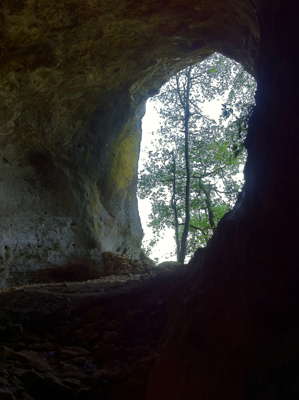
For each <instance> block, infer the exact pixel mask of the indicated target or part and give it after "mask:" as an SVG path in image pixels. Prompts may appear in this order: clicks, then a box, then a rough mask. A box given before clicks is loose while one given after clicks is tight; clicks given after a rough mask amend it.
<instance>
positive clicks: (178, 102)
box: [139, 53, 256, 263]
mask: <svg viewBox="0 0 299 400" xmlns="http://www.w3.org/2000/svg"><path fill="white" fill-rule="evenodd" d="M255 86H256V84H255V81H254V79H253V78H252V77H251V76H250V75H249V74H248V73H247V72H246V71H245V70H244V69H243V68H242V67H241V66H240V65H239V64H237V63H236V62H234V61H232V60H230V59H228V58H226V57H224V56H222V55H221V54H217V53H215V54H214V55H212V56H211V57H209V58H207V59H206V60H205V61H204V62H202V63H200V64H196V65H191V66H189V67H187V68H185V69H184V70H182V71H180V72H179V73H178V74H176V75H175V76H174V77H172V78H171V79H170V80H169V81H168V82H167V83H166V84H165V85H164V86H163V87H162V88H161V91H160V93H159V95H157V96H156V97H155V101H156V104H157V109H158V111H159V115H160V121H161V126H160V129H159V131H158V132H156V139H155V142H154V147H153V149H152V150H151V151H150V152H149V154H148V161H147V162H146V164H145V165H144V168H143V170H142V171H141V173H140V177H139V196H140V198H149V199H150V201H151V204H152V212H151V215H150V226H151V227H152V228H153V232H154V237H153V240H152V243H151V245H153V244H154V243H155V242H157V241H158V240H159V235H160V233H161V231H163V230H164V229H165V228H166V227H168V228H169V227H170V228H172V229H173V232H174V236H175V243H176V256H177V261H179V262H181V263H183V262H184V260H185V258H186V256H188V255H190V254H192V253H193V252H194V251H195V249H196V248H197V247H199V246H205V245H206V244H207V242H208V240H209V238H210V237H211V235H212V233H213V231H214V230H215V227H216V226H217V223H218V221H219V220H220V219H221V218H222V217H223V215H224V214H225V213H226V212H227V211H228V210H229V209H230V208H231V207H232V206H233V204H234V202H235V200H236V197H237V194H238V192H239V190H240V187H241V185H242V179H241V178H240V169H241V168H242V166H243V164H244V161H245V150H244V145H243V141H244V138H245V135H246V130H247V122H248V118H249V116H250V112H251V110H252V108H253V106H254V92H255ZM207 102H214V104H216V105H217V103H218V104H219V103H221V104H222V106H221V112H220V113H219V115H218V116H217V117H214V118H216V119H213V118H212V117H211V115H210V114H209V112H208V111H207ZM212 104H213V103H212Z"/></svg>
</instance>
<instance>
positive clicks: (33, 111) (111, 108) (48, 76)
mask: <svg viewBox="0 0 299 400" xmlns="http://www.w3.org/2000/svg"><path fill="white" fill-rule="evenodd" d="M0 22H1V23H0V52H1V67H0V104H1V106H0V115H1V120H0V141H1V147H0V161H1V170H0V176H1V182H0V184H1V205H0V221H1V222H0V226H1V228H0V234H1V236H2V240H1V249H0V254H1V265H2V272H1V278H0V280H1V282H3V283H2V285H4V284H5V281H7V280H8V281H10V282H14V281H15V280H16V279H18V280H20V279H21V280H22V279H23V280H26V273H25V274H24V271H26V270H27V269H32V268H39V267H41V266H45V265H47V264H49V263H52V264H53V263H54V264H55V263H56V264H61V263H63V262H65V261H66V260H69V259H70V258H76V257H78V256H80V257H81V256H84V257H89V258H91V259H93V260H95V261H99V259H100V254H101V252H102V251H114V252H118V253H124V254H127V255H129V256H134V257H138V254H139V251H140V250H139V247H140V241H141V237H142V230H141V226H140V221H139V216H138V212H137V201H136V171H137V161H138V151H139V142H140V135H141V127H140V120H141V117H142V115H143V112H144V101H145V99H146V98H147V97H148V96H149V95H151V94H153V93H155V91H156V90H157V89H158V88H159V86H160V85H161V84H162V83H163V82H164V81H165V80H166V79H167V78H168V77H169V75H171V74H172V73H174V72H175V71H176V70H177V69H179V68H181V67H183V66H185V65H186V64H188V63H190V62H193V61H199V60H200V59H202V58H203V57H205V56H206V55H207V54H210V53H211V52H212V51H214V50H217V51H222V52H224V53H225V54H227V55H229V56H233V57H235V58H236V59H238V60H239V61H241V62H243V63H244V64H245V65H246V66H247V67H248V69H249V70H251V71H252V70H253V67H254V59H255V54H256V48H257V40H258V29H257V25H256V15H255V11H254V7H253V6H252V4H251V2H250V1H245V0H242V1H238V2H236V1H233V0H226V1H223V0H217V1H213V2H212V3H211V2H208V1H199V0H196V1H195V0H192V1H191V0H190V1H188V2H186V1H185V0H168V1H166V2H163V5H161V2H160V1H152V0H146V1H142V2H139V3H138V2H137V3H136V2H132V1H128V0H122V1H118V2H116V3H115V2H111V1H109V0H105V1H100V0H88V1H84V2H82V1H79V0H64V1H60V2H53V1H52V0H43V1H42V2H40V1H37V0H36V1H35V0H32V1H26V2H25V1H11V0H4V1H3V2H2V5H1V14H0Z"/></svg>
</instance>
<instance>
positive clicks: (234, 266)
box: [148, 1, 299, 400]
mask: <svg viewBox="0 0 299 400" xmlns="http://www.w3.org/2000/svg"><path fill="white" fill-rule="evenodd" d="M256 3H257V7H258V8H257V9H258V20H259V24H260V28H261V41H260V52H259V56H258V59H257V70H256V71H257V73H256V77H257V82H258V92H257V98H256V100H257V101H256V104H257V105H256V109H255V111H254V115H253V116H252V119H251V123H250V129H249V134H248V137H247V143H246V145H247V149H248V161H247V165H246V171H245V172H246V184H245V188H244V192H243V196H242V198H241V199H240V201H239V203H238V204H237V205H236V207H235V209H234V210H233V211H232V212H231V213H230V214H228V215H227V216H226V217H225V218H224V219H223V220H222V222H221V223H220V225H219V227H218V229H217V232H216V234H215V236H214V237H213V239H212V240H211V242H210V244H209V246H208V250H207V252H206V253H205V257H204V261H200V259H199V258H195V260H194V262H193V268H194V270H193V275H192V278H191V279H190V280H189V281H188V282H187V283H185V285H184V289H183V290H182V292H181V294H180V296H179V299H178V301H177V304H176V307H175V310H174V312H173V318H172V320H171V323H170V324H169V329H168V333H167V341H166V344H165V347H164V351H163V354H162V356H161V358H160V361H159V363H158V364H157V367H156V370H155V372H154V373H153V377H152V383H151V385H150V389H149V395H148V399H155V400H158V399H165V398H171V399H173V400H179V399H195V398H198V399H209V400H213V399H219V398H229V399H231V400H240V399H244V400H245V399H295V398H296V397H298V375H297V371H298V360H299V350H298V339H297V338H298V333H299V326H298V321H297V314H298V306H299V296H298V278H299V274H298V268H297V265H298V250H297V248H298V243H297V238H298V234H297V230H298V222H299V221H298V218H299V213H298V207H297V204H298V200H299V199H298V196H299V194H298V190H297V188H296V183H295V182H296V179H297V173H298V151H297V149H298V118H297V107H298V86H299V81H298V73H297V71H298V57H297V53H296V49H297V48H298V44H297V14H296V4H295V2H292V1H290V2H281V1H274V2H271V6H270V5H269V2H267V1H259V2H256Z"/></svg>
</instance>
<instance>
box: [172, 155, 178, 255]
mask: <svg viewBox="0 0 299 400" xmlns="http://www.w3.org/2000/svg"><path fill="white" fill-rule="evenodd" d="M171 208H172V210H173V219H174V230H175V244H176V257H177V261H178V262H179V258H180V238H179V219H178V209H177V202H176V160H175V155H174V152H172V195H171Z"/></svg>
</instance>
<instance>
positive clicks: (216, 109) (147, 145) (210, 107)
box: [138, 99, 223, 262]
mask: <svg viewBox="0 0 299 400" xmlns="http://www.w3.org/2000/svg"><path fill="white" fill-rule="evenodd" d="M222 103H223V99H219V100H214V101H212V102H207V103H205V104H204V105H203V106H202V108H203V109H204V111H206V113H207V114H208V116H209V117H211V118H214V119H217V118H218V117H219V115H220V113H221V105H222ZM159 126H160V123H159V114H158V112H157V111H156V109H155V102H154V100H151V99H149V100H148V101H147V103H146V112H145V115H144V117H143V120H142V141H141V150H140V158H139V170H141V169H142V168H143V165H144V163H145V161H146V159H147V153H148V151H149V150H151V149H152V144H151V142H152V140H153V138H154V132H156V131H157V130H158V128H159ZM138 204H139V214H140V218H141V223H142V228H143V231H144V239H143V242H144V245H145V246H146V243H147V242H149V241H150V239H151V237H152V229H151V228H149V227H148V226H147V224H148V222H149V214H150V212H151V203H150V201H149V200H147V199H144V200H141V199H138ZM151 258H152V259H157V260H158V262H162V261H176V256H175V240H174V231H173V230H172V229H165V230H164V232H163V233H161V239H160V240H159V242H158V243H157V244H156V246H154V248H153V249H152V253H151Z"/></svg>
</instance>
